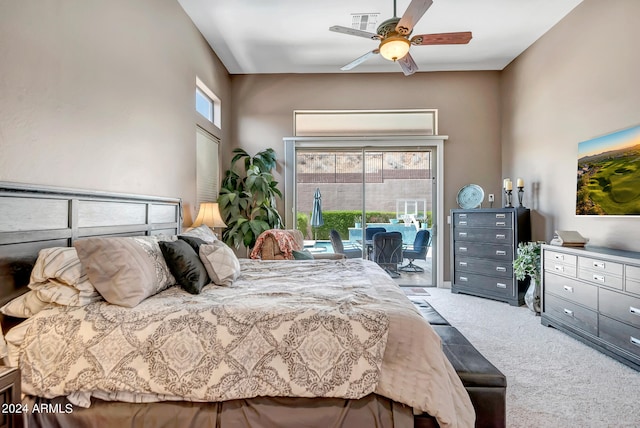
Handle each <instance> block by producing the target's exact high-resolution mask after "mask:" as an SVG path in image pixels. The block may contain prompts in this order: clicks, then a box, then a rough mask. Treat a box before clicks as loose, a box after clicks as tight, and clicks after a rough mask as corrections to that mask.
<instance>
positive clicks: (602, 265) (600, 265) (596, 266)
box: [593, 262, 604, 269]
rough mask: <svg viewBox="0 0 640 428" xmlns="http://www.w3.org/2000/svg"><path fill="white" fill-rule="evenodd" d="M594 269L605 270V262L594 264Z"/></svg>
mask: <svg viewBox="0 0 640 428" xmlns="http://www.w3.org/2000/svg"><path fill="white" fill-rule="evenodd" d="M593 267H594V268H598V269H604V262H593Z"/></svg>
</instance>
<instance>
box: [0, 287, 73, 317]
mask: <svg viewBox="0 0 640 428" xmlns="http://www.w3.org/2000/svg"><path fill="white" fill-rule="evenodd" d="M67 288H70V287H67ZM48 304H49V301H44V300H42V299H40V297H38V293H37V292H35V291H33V290H29V291H27V292H26V293H24V294H22V295H20V296H18V297H16V298H15V299H13V300H11V301H10V302H9V303H7V304H6V305H4V306H3V307H2V308H0V312H2V313H3V314H5V315H8V316H10V317H16V318H29V317H32V316H34V315H35V314H37V313H38V312H40V311H41V310H42V309H44V308H45V307H46V306H47V305H48Z"/></svg>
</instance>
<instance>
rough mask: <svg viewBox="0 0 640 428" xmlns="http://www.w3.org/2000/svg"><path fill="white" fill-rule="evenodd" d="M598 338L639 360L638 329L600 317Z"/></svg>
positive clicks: (639, 335) (639, 341) (639, 333)
mask: <svg viewBox="0 0 640 428" xmlns="http://www.w3.org/2000/svg"><path fill="white" fill-rule="evenodd" d="M599 321H600V331H599V333H598V336H599V337H600V339H602V340H605V341H607V342H609V343H611V344H612V345H615V346H617V347H619V348H622V349H624V350H625V351H628V352H630V353H632V354H633V355H635V356H636V357H638V358H640V329H639V328H636V327H632V326H630V325H627V324H624V323H621V322H620V321H616V320H614V319H611V318H609V317H606V316H604V315H600V318H599Z"/></svg>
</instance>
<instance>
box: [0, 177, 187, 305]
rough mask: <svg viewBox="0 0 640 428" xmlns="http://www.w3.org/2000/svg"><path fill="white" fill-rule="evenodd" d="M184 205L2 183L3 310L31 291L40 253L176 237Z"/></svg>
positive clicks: (0, 285) (157, 199)
mask: <svg viewBox="0 0 640 428" xmlns="http://www.w3.org/2000/svg"><path fill="white" fill-rule="evenodd" d="M181 208H182V207H181V201H180V200H179V199H174V198H161V197H153V196H141V195H131V194H117V193H108V192H97V191H87V190H77V189H64V188H55V187H43V186H33V185H26V184H17V183H7V182H0V306H1V305H4V304H5V303H6V302H8V301H10V300H11V299H13V298H15V297H17V296H19V295H20V294H22V293H25V292H26V291H27V287H26V286H27V285H28V283H29V275H30V273H31V269H32V267H33V264H34V263H35V261H36V258H37V256H38V251H40V250H41V249H42V248H47V247H66V246H72V245H73V242H74V241H75V240H76V239H81V238H84V237H90V236H135V235H156V234H168V235H174V234H177V233H179V232H180V229H181V223H182V221H181V213H182V209H181Z"/></svg>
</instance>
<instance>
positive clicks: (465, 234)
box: [458, 232, 467, 238]
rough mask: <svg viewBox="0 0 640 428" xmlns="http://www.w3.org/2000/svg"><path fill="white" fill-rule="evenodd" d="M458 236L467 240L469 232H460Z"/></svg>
mask: <svg viewBox="0 0 640 428" xmlns="http://www.w3.org/2000/svg"><path fill="white" fill-rule="evenodd" d="M458 236H459V237H461V238H466V237H467V232H460V233H458Z"/></svg>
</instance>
